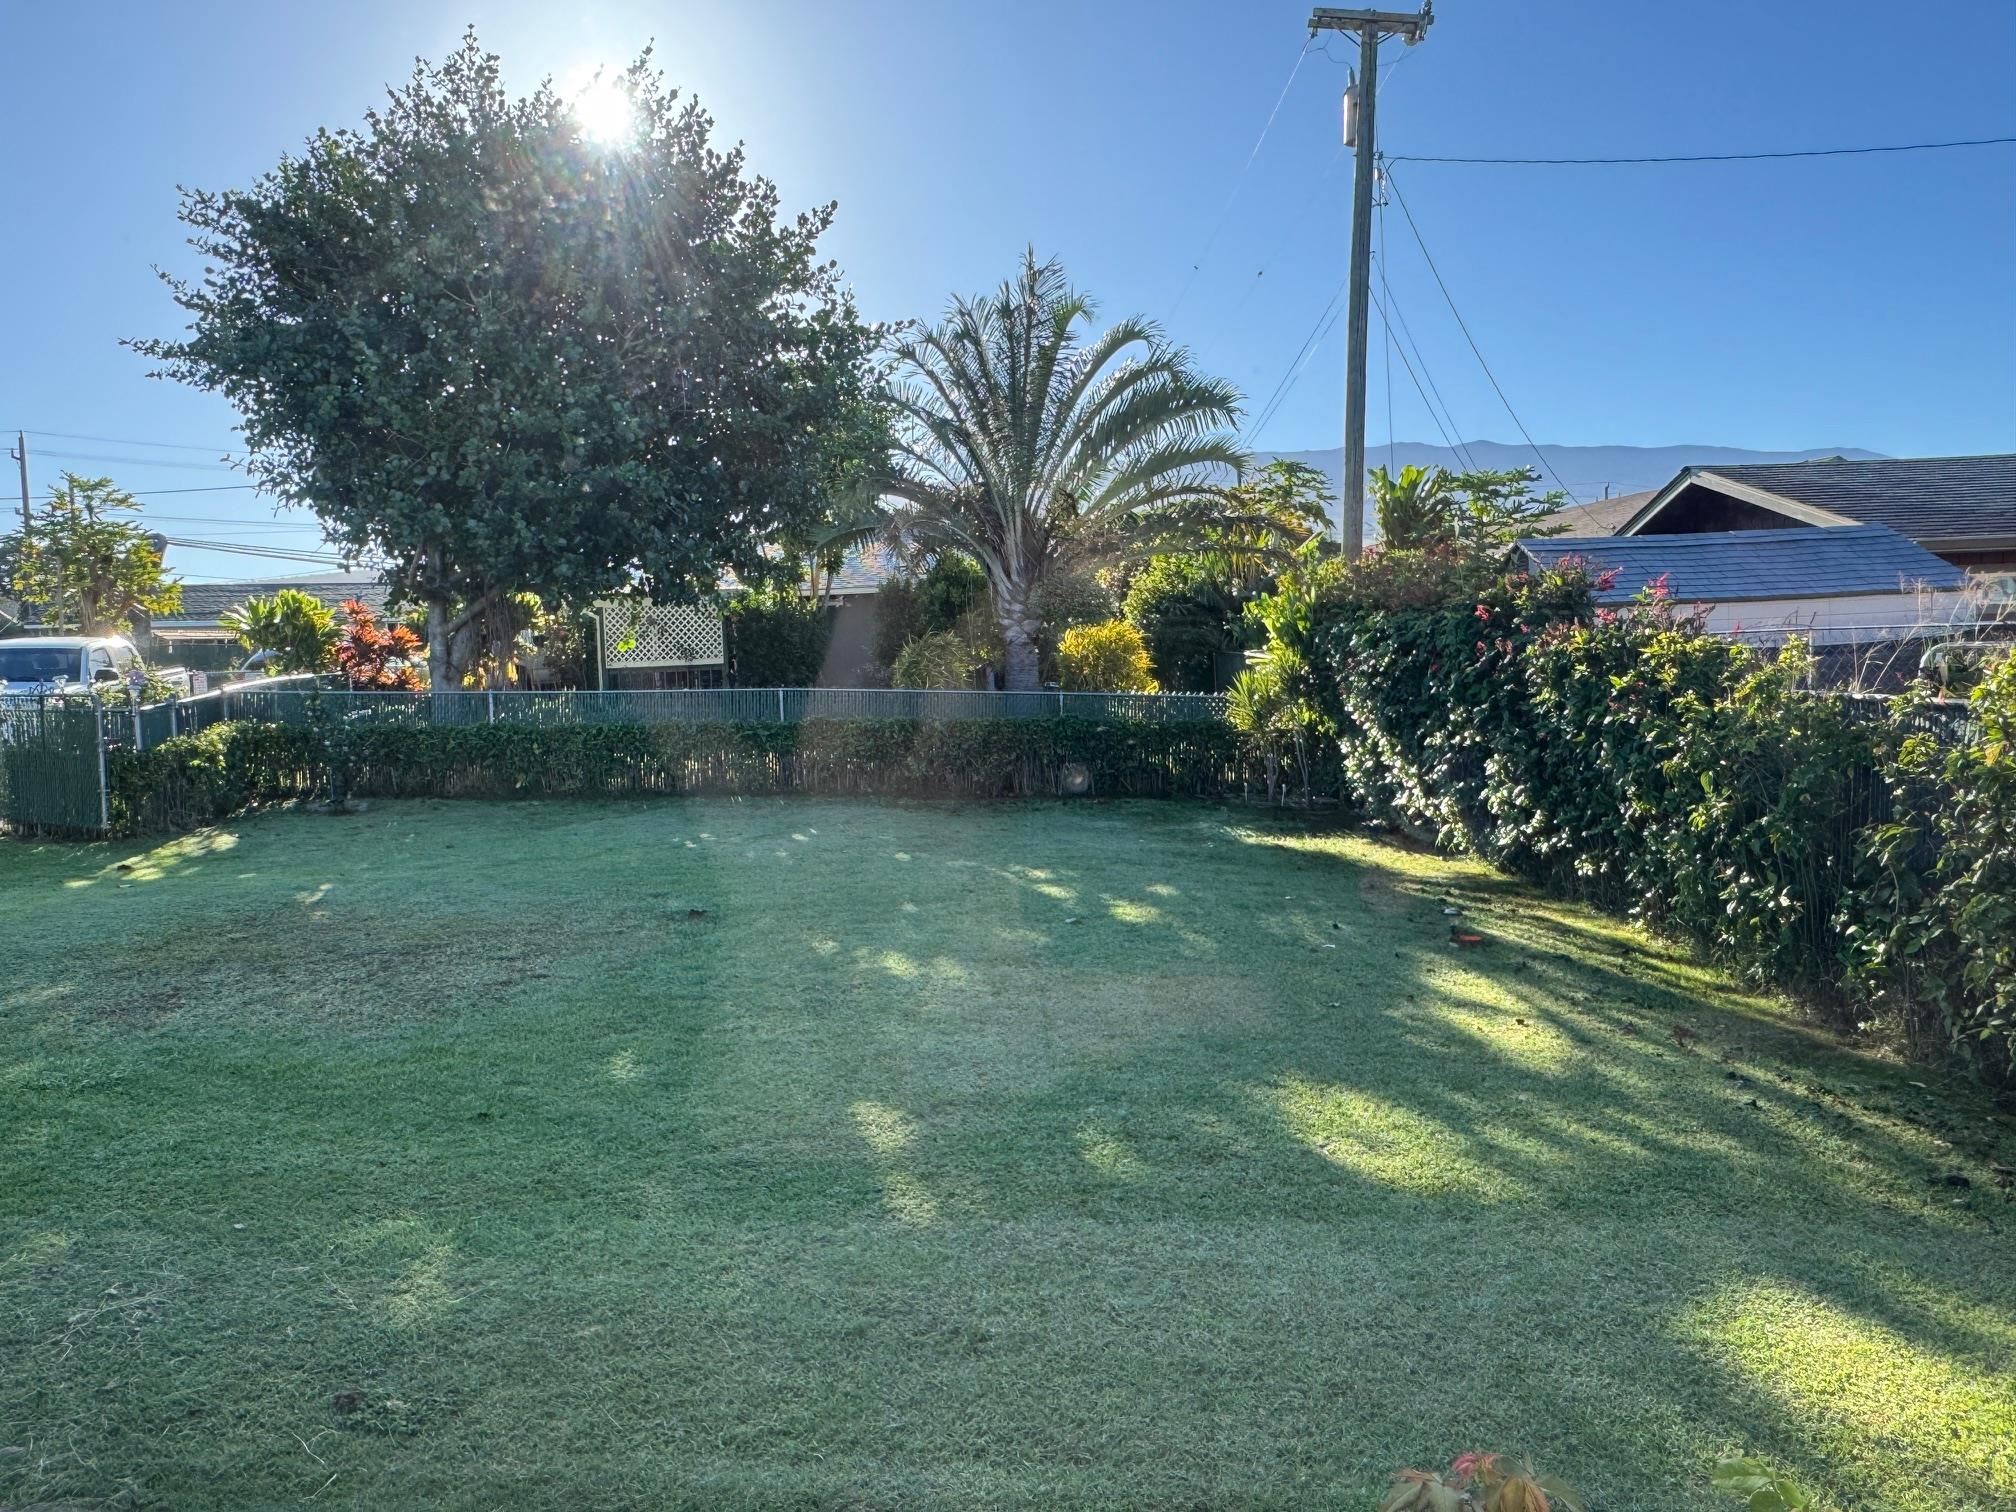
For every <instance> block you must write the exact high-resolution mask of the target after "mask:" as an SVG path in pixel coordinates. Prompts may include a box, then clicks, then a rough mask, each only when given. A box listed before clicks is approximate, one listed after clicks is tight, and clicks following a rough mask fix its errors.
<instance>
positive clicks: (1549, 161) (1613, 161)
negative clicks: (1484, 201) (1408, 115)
mask: <svg viewBox="0 0 2016 1512" xmlns="http://www.w3.org/2000/svg"><path fill="white" fill-rule="evenodd" d="M2012 143H2016V136H2002V137H1966V138H1963V139H1961V140H1958V141H1952V142H1900V143H1897V144H1895V145H1891V146H1882V147H1812V148H1802V149H1799V150H1795V151H1790V152H1690V153H1679V154H1674V155H1672V156H1667V157H1572V158H1530V157H1517V158H1515V157H1424V156H1421V155H1419V154H1413V153H1410V154H1408V155H1407V156H1405V157H1390V158H1388V159H1387V160H1386V161H1387V162H1389V163H1464V164H1467V165H1469V166H1471V167H1476V168H1616V167H1624V166H1629V165H1634V164H1645V163H1766V162H1779V161H1783V160H1784V159H1786V158H1830V157H1866V156H1869V155H1870V154H1872V153H1879V152H1944V151H1946V150H1948V149H1950V148H1954V147H2006V146H2009V145H2010V144H2012Z"/></svg>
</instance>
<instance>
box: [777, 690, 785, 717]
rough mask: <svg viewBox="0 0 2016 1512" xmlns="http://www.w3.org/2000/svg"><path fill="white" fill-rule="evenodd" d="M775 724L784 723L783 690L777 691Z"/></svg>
mask: <svg viewBox="0 0 2016 1512" xmlns="http://www.w3.org/2000/svg"><path fill="white" fill-rule="evenodd" d="M777 723H779V724H782V723H784V690H783V689H782V688H779V689H778V690H777Z"/></svg>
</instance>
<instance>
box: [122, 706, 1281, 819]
mask: <svg viewBox="0 0 2016 1512" xmlns="http://www.w3.org/2000/svg"><path fill="white" fill-rule="evenodd" d="M1244 762H1245V748H1244V745H1243V743H1242V741H1241V739H1240V737H1239V735H1238V734H1237V732H1236V731H1234V730H1233V729H1232V728H1231V727H1230V726H1228V725H1224V724H1221V723H1217V722H1215V721H1208V720H1207V721H1197V722H1194V723H1180V724H1179V723H1159V722H1152V721H1146V720H1141V721H1135V720H1103V719H1102V720H1091V719H1078V718H1056V719H975V720H953V721H947V722H943V723H935V722H927V721H922V720H901V719H892V720H817V719H815V720H808V721H806V722H804V723H802V724H792V725H779V724H599V725H562V726H552V727H539V726H528V725H513V724H500V725H441V726H434V725H414V724H393V723H384V724H376V723H357V724H351V725H347V726H342V727H339V728H337V729H334V730H330V729H318V728H314V727H308V726H283V725H269V724H255V723H249V722H240V723H233V724H220V725H216V726H213V727H212V728H210V729H208V730H204V731H203V732H201V733H200V734H196V735H183V736H177V737H175V738H174V739H171V740H164V741H162V742H161V743H160V744H159V745H156V746H154V747H152V748H151V749H149V750H147V751H145V752H141V753H134V752H131V751H119V752H115V753H113V756H112V765H111V771H110V778H111V799H112V823H113V829H114V830H115V832H117V833H121V834H138V833H144V832H147V831H150V830H158V829H165V828H178V827H183V828H186V827H188V826H191V825H195V824H202V823H210V822H214V821H216V820H218V819H221V818H224V817H227V816H229V815H231V814H234V813H236V812H238V811H239V810H241V809H243V808H246V807H248V806H249V805H252V804H257V803H267V802H273V801H277V800H281V799H286V798H299V797H307V796H310V795H312V794H316V793H321V792H326V791H328V790H329V784H330V778H331V776H332V774H334V775H336V776H337V777H338V778H339V779H340V781H341V783H342V785H343V787H344V789H345V790H346V791H347V793H348V794H349V795H351V796H384V797H446V798H461V797H513V796H533V795H542V796H543V795H559V794H622V793H725V794H753V793H814V794H848V795H853V794H861V795H884V796H892V797H906V798H997V797H1019V796H1032V795H1039V794H1055V793H1062V792H1065V791H1067V789H1068V788H1069V787H1070V786H1072V785H1073V782H1072V780H1073V779H1075V778H1077V777H1078V776H1079V775H1081V772H1080V770H1079V769H1082V776H1083V777H1084V778H1085V780H1086V783H1087V787H1088V791H1090V792H1092V793H1095V794H1102V795H1112V796H1123V795H1135V796H1157V797H1161V796H1200V797H1212V796H1219V795H1222V794H1224V793H1226V792H1228V791H1232V790H1236V789H1237V788H1238V787H1239V786H1240V784H1241V782H1242V781H1243V780H1244V777H1245V775H1246V774H1245V771H1244Z"/></svg>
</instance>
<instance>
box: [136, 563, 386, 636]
mask: <svg viewBox="0 0 2016 1512" xmlns="http://www.w3.org/2000/svg"><path fill="white" fill-rule="evenodd" d="M282 588H294V589H298V590H299V591H301V592H302V593H305V594H307V595H308V596H309V597H310V598H313V599H319V600H321V602H323V603H325V604H327V605H328V606H329V607H330V608H331V609H334V608H336V607H338V606H339V605H340V604H342V602H343V601H344V600H345V599H353V598H354V599H358V600H361V601H362V602H363V603H364V605H365V606H366V607H367V608H370V609H373V610H376V611H377V612H378V613H380V614H382V613H384V611H385V603H386V600H387V599H388V598H389V597H390V596H391V590H390V589H388V588H387V587H386V586H385V583H384V580H383V579H381V578H379V577H378V576H377V575H376V574H375V573H369V572H318V573H314V574H312V575H310V576H308V577H292V578H261V579H256V580H247V581H243V582H235V583H184V584H183V585H182V607H181V608H180V609H178V610H176V611H175V613H174V614H172V615H167V616H163V617H162V618H160V619H156V620H155V621H154V622H153V626H154V628H155V629H157V630H161V629H168V630H173V629H177V628H182V629H194V628H199V627H202V626H207V625H214V624H216V623H217V622H218V620H219V619H220V618H221V617H222V616H223V614H224V611H225V610H227V609H235V608H237V607H238V606H239V605H240V604H242V603H244V602H245V600H247V599H249V598H271V597H272V596H273V595H274V594H276V593H278V592H279V591H280V590H281V589H282Z"/></svg>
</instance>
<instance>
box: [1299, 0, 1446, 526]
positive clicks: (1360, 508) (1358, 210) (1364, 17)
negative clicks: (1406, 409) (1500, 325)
mask: <svg viewBox="0 0 2016 1512" xmlns="http://www.w3.org/2000/svg"><path fill="white" fill-rule="evenodd" d="M1434 20H1435V8H1434V3H1433V0H1421V13H1420V14H1419V15H1408V14H1406V13H1405V12H1403V11H1371V10H1333V9H1331V8H1330V7H1328V6H1318V7H1317V8H1316V9H1315V10H1314V11H1312V12H1310V15H1309V35H1310V36H1311V37H1314V36H1315V35H1316V33H1317V32H1319V31H1335V32H1356V33H1358V82H1357V89H1356V94H1355V96H1354V97H1353V99H1352V100H1351V102H1350V103H1351V105H1352V106H1353V107H1355V108H1353V109H1351V110H1349V111H1348V112H1347V114H1346V121H1345V131H1346V134H1347V137H1348V140H1347V143H1346V145H1348V146H1352V147H1355V148H1356V149H1357V152H1358V156H1357V169H1356V172H1355V173H1354V174H1353V175H1352V180H1351V306H1350V313H1349V316H1348V320H1349V331H1348V336H1349V358H1348V366H1347V368H1346V370H1345V376H1344V497H1343V498H1342V499H1340V500H1339V501H1338V512H1339V513H1340V514H1341V515H1342V517H1343V518H1342V519H1340V520H1339V521H1338V534H1339V537H1340V539H1341V541H1342V543H1343V546H1344V555H1345V556H1346V557H1347V558H1349V559H1351V560H1353V561H1356V560H1357V558H1358V555H1359V553H1360V552H1362V551H1363V550H1364V549H1365V352H1366V346H1367V336H1368V335H1369V331H1368V326H1369V324H1370V321H1371V313H1372V312H1371V306H1372V173H1373V154H1374V146H1373V144H1374V135H1375V133H1374V124H1373V123H1374V121H1375V119H1376V107H1377V103H1378V98H1379V44H1380V42H1382V41H1383V40H1384V39H1386V38H1387V37H1404V38H1405V39H1406V41H1407V45H1408V46H1409V47H1412V46H1413V45H1414V44H1415V43H1416V42H1419V41H1420V40H1421V39H1422V38H1423V37H1424V36H1426V35H1427V34H1428V28H1429V26H1430V25H1431V24H1432V23H1433V22H1434Z"/></svg>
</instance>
